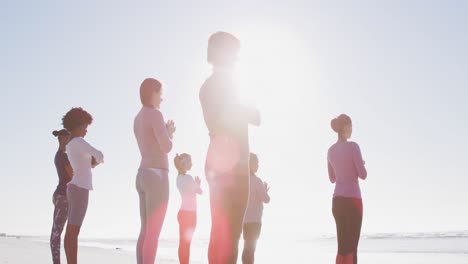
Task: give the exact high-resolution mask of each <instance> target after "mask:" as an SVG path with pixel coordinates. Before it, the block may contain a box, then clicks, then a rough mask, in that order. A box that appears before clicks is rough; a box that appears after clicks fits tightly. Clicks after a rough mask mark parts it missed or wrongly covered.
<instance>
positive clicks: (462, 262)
mask: <svg viewBox="0 0 468 264" xmlns="http://www.w3.org/2000/svg"><path fill="white" fill-rule="evenodd" d="M31 239H33V240H37V241H41V242H43V243H48V240H47V238H31ZM135 244H136V240H134V239H80V246H83V247H95V248H103V249H108V250H119V251H122V252H125V253H126V254H135ZM177 246H178V241H177V239H161V240H160V244H159V248H158V259H159V260H160V261H164V263H178V261H177ZM207 249H208V240H207V239H200V240H195V241H193V243H192V250H191V263H207V261H206V259H207V258H206V255H207ZM240 252H242V242H241V243H240ZM335 254H336V240H335V237H333V236H328V237H327V236H323V237H315V238H302V239H283V240H277V239H266V238H265V239H262V238H261V239H260V240H259V242H258V246H257V254H256V263H334V259H335ZM358 256H359V263H364V264H366V263H369V264H370V263H399V264H406V263H408V264H410V263H411V264H418V263H421V264H423V263H424V264H436V263H437V264H468V231H463V232H445V233H406V234H402V233H399V234H372V235H364V236H363V237H362V238H361V240H360V245H359V254H358ZM240 262H241V261H240V258H239V263H240Z"/></svg>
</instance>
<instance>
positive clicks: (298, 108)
mask: <svg viewBox="0 0 468 264" xmlns="http://www.w3.org/2000/svg"><path fill="white" fill-rule="evenodd" d="M187 2H189V1H187ZM251 2H253V1H196V2H193V1H192V2H190V3H184V2H183V1H168V2H158V1H141V2H139V3H138V5H137V4H136V3H135V2H129V1H79V2H74V3H71V2H66V3H65V2H56V1H40V2H38V1H3V2H2V8H1V9H0V29H1V31H0V32H1V33H2V38H1V39H2V41H0V58H1V59H0V87H1V89H2V94H3V95H2V97H1V98H2V103H1V104H0V112H1V113H2V115H3V118H2V119H3V120H4V121H6V123H4V125H3V129H2V130H1V132H0V138H1V146H3V147H4V151H2V152H1V154H0V155H1V156H0V160H1V161H2V163H1V167H2V169H3V173H2V174H1V176H0V184H1V186H2V191H1V192H0V212H1V214H2V217H0V233H1V232H7V233H10V234H19V235H48V234H49V232H50V228H51V225H52V213H53V205H52V201H51V200H52V193H53V191H54V190H55V187H56V184H57V176H56V172H55V167H54V163H53V157H54V155H55V151H56V149H57V147H58V144H57V141H56V139H55V138H54V137H53V136H52V134H51V132H52V131H53V130H56V129H60V128H61V118H62V116H63V115H64V114H65V113H66V112H67V111H68V110H69V109H70V108H71V107H74V106H81V107H83V108H85V109H86V110H88V111H89V112H90V113H91V114H92V115H93V117H94V120H95V121H94V122H93V124H92V125H91V126H90V127H89V129H88V135H87V137H86V139H87V140H88V141H89V142H90V143H92V144H93V145H94V146H96V147H97V148H99V149H100V150H102V151H103V152H104V155H105V164H103V165H102V166H100V167H98V168H97V169H96V170H95V171H94V188H95V190H94V191H93V192H92V193H91V195H90V203H89V209H88V213H87V216H86V219H85V221H84V225H83V228H82V236H83V237H93V238H97V237H128V238H136V237H137V235H138V230H139V215H138V212H139V211H138V196H137V193H136V190H135V176H136V171H137V168H138V163H139V158H140V157H139V153H138V148H137V145H136V141H135V139H134V135H133V131H132V124H133V118H134V116H135V115H136V113H137V112H138V110H139V108H140V102H139V96H138V88H139V85H140V83H141V81H142V80H143V79H144V78H146V77H154V78H158V79H160V80H161V81H162V82H163V84H164V87H163V89H164V90H163V93H164V95H163V97H164V102H163V106H162V112H163V114H164V116H165V117H166V118H167V119H174V120H175V122H176V126H177V132H176V134H175V141H174V150H173V151H172V153H171V154H170V159H171V160H172V158H173V157H174V155H175V153H180V152H188V153H190V154H192V156H193V160H194V168H193V170H192V171H191V173H192V175H198V176H200V177H201V178H204V175H203V165H204V158H205V152H206V149H207V144H208V133H207V130H206V128H205V125H204V123H203V118H202V114H201V107H200V104H199V101H198V90H199V88H200V86H201V84H202V83H203V81H204V80H205V78H207V77H208V75H209V74H210V71H211V69H210V66H209V65H208V64H207V63H206V46H207V39H208V37H209V36H210V34H212V33H214V32H216V31H218V30H224V31H228V32H231V33H233V34H235V35H236V36H238V37H239V38H240V40H241V44H242V48H241V54H240V61H239V65H238V66H239V72H240V74H239V81H240V84H241V85H240V87H239V89H240V93H241V94H243V95H244V97H243V98H244V100H245V101H246V102H249V103H253V104H255V105H256V106H257V107H258V108H259V109H260V111H261V112H262V115H263V124H262V126H261V127H259V128H252V129H251V146H252V147H251V148H252V151H254V152H256V153H258V155H259V158H260V166H261V168H260V171H259V176H260V177H261V178H263V179H264V180H266V181H268V182H269V183H270V185H271V191H270V194H271V197H272V201H271V204H269V205H267V206H266V207H265V213H264V227H263V229H262V232H263V234H262V236H265V237H281V238H282V237H284V236H286V235H291V236H292V237H299V236H315V235H322V234H333V233H334V232H335V223H334V220H333V216H332V214H331V197H332V192H333V185H332V184H330V183H329V181H328V176H327V170H326V152H327V149H328V147H329V146H330V145H331V144H333V143H334V141H335V140H336V139H335V137H336V136H335V135H334V133H333V132H332V130H331V128H330V125H329V122H330V120H331V119H332V118H333V117H335V116H337V115H339V114H341V113H347V114H348V115H350V116H351V118H352V119H353V122H354V135H353V138H352V140H354V141H356V142H358V143H359V144H360V146H361V150H362V153H363V157H364V159H365V161H366V166H367V169H368V172H369V173H368V179H367V180H366V181H363V182H361V189H362V193H363V201H364V222H363V229H362V230H363V233H376V232H379V233H382V232H419V231H427V232H430V231H445V230H447V231H449V230H468V225H467V223H468V213H467V210H466V209H465V208H466V205H465V202H466V201H468V192H467V191H466V188H467V186H468V172H467V171H468V162H467V158H468V153H467V149H468V139H467V137H466V135H467V134H468V125H467V120H468V119H467V117H468V105H467V104H466V103H465V100H466V98H468V78H467V72H468V48H467V47H468V34H467V29H466V25H468V17H467V16H466V14H467V13H468V2H464V1H455V0H453V1H422V0H421V1H378V2H377V1H352V2H350V1H325V0H324V1H295V2H294V1H281V3H280V2H279V1H278V3H271V1H255V3H251ZM171 165H172V163H171ZM175 178H176V172H175V169H174V168H173V167H171V173H170V179H171V186H170V187H171V189H170V193H171V195H170V204H169V211H168V214H167V217H166V222H165V225H164V229H163V233H162V235H161V237H162V238H164V237H176V235H177V232H178V229H177V220H176V213H177V210H178V207H179V205H180V199H179V194H178V191H177V189H176V188H175ZM204 187H205V195H204V196H202V197H201V198H200V199H199V205H200V210H199V223H198V227H197V228H198V229H197V231H196V236H198V237H199V238H205V237H207V236H208V230H209V225H210V222H209V210H208V208H209V200H208V188H207V186H206V185H205V186H204Z"/></svg>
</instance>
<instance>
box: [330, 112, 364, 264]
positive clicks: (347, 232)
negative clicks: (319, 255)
mask: <svg viewBox="0 0 468 264" xmlns="http://www.w3.org/2000/svg"><path fill="white" fill-rule="evenodd" d="M331 127H332V129H333V131H335V132H336V133H337V134H338V140H337V142H336V143H335V144H333V145H332V146H331V147H330V149H329V150H328V176H329V178H330V181H331V183H335V192H334V194H333V209H332V211H333V217H334V218H335V222H336V231H337V240H338V254H337V255H336V263H337V264H348V263H349V264H351V263H353V264H356V263H357V248H358V243H359V236H360V234H361V225H362V199H361V190H360V187H359V178H361V179H362V180H365V179H366V178H367V171H366V168H365V167H364V161H363V159H362V155H361V150H360V148H359V145H358V144H357V143H355V142H351V141H348V139H349V138H350V137H351V134H352V132H353V125H352V122H351V118H350V117H349V116H347V115H345V114H342V115H340V116H338V117H337V118H334V119H333V120H332V121H331Z"/></svg>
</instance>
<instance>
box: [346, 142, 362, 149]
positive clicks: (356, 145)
mask: <svg viewBox="0 0 468 264" xmlns="http://www.w3.org/2000/svg"><path fill="white" fill-rule="evenodd" d="M347 143H348V146H350V147H351V148H353V149H359V144H358V143H356V142H354V141H348V142H347Z"/></svg>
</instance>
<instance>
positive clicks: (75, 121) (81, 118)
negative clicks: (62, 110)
mask: <svg viewBox="0 0 468 264" xmlns="http://www.w3.org/2000/svg"><path fill="white" fill-rule="evenodd" d="M92 122H93V117H92V116H91V115H90V114H89V113H88V112H86V111H85V110H83V108H81V107H74V108H72V109H71V110H70V111H68V112H67V113H66V114H65V115H64V116H63V118H62V124H63V127H64V128H65V129H66V130H68V131H73V130H74V129H75V128H77V127H79V126H81V125H90V124H91V123H92Z"/></svg>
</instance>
